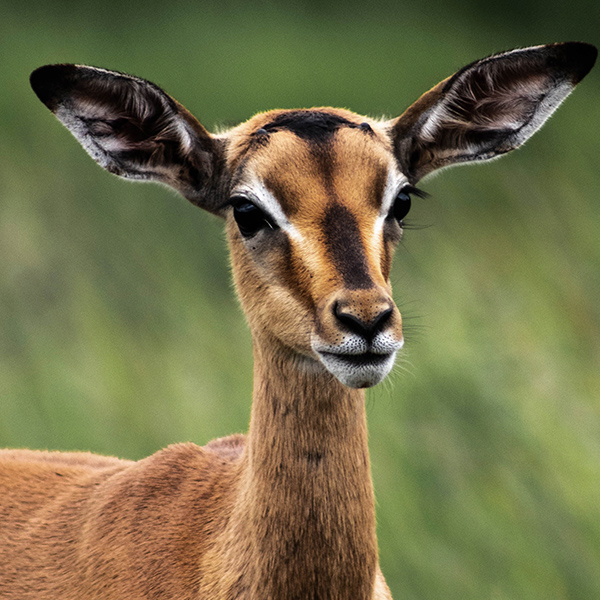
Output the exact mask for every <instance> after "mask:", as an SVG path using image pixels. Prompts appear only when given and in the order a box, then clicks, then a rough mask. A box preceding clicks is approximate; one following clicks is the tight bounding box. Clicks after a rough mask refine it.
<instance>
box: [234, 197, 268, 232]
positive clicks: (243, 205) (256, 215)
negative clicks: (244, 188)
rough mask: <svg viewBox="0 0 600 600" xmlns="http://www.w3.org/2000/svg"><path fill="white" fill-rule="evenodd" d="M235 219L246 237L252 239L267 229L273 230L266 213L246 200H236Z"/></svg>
mask: <svg viewBox="0 0 600 600" xmlns="http://www.w3.org/2000/svg"><path fill="white" fill-rule="evenodd" d="M232 203H233V218H234V219H235V222H236V223H237V225H238V227H239V229H240V233H241V234H242V235H243V236H244V237H252V236H253V235H255V234H257V233H258V232H259V231H260V230H261V229H264V228H265V227H269V228H271V229H272V228H273V226H272V225H271V223H270V222H269V220H268V218H267V216H266V215H265V213H264V212H263V211H262V210H260V208H258V207H257V206H256V205H255V204H252V202H250V201H249V200H246V198H240V199H234V200H233V201H232Z"/></svg>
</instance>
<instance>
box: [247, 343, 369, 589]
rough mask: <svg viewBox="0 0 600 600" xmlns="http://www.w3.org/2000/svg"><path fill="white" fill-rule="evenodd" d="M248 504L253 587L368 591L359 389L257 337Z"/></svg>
mask: <svg viewBox="0 0 600 600" xmlns="http://www.w3.org/2000/svg"><path fill="white" fill-rule="evenodd" d="M254 355H255V368H254V398H253V405H252V417H251V422H250V433H249V439H248V449H247V450H248V453H247V455H246V459H247V463H246V469H247V470H246V475H247V478H246V486H245V487H246V494H247V497H246V500H247V503H246V506H247V507H248V508H249V510H250V511H251V515H249V517H250V523H251V526H250V527H251V530H250V532H249V533H250V537H251V538H253V546H254V548H255V554H254V557H255V561H253V562H255V565H256V571H255V573H256V576H257V577H256V580H255V586H256V587H255V594H254V595H253V597H260V598H264V599H281V598H286V600H294V599H296V598H297V599H302V600H306V599H313V598H315V599H316V598H318V599H319V600H326V599H332V600H333V599H340V600H341V599H344V600H346V599H348V598H353V599H355V600H362V599H367V598H371V597H372V594H373V585H374V581H375V572H376V568H377V561H378V558H377V541H376V537H375V511H374V497H373V486H372V482H371V473H370V463H369V449H368V444H367V426H366V414H365V394H364V391H362V390H353V389H350V388H347V387H345V386H343V385H342V384H341V383H339V382H338V381H337V379H335V378H334V377H333V376H331V375H330V374H329V373H327V372H323V370H322V369H316V368H315V365H314V364H313V365H312V366H311V367H307V366H306V365H305V366H302V365H301V364H299V361H302V360H306V359H301V358H298V356H297V355H294V354H291V353H289V352H287V351H284V350H282V349H281V348H277V347H276V346H274V345H273V344H264V345H259V344H255V350H254Z"/></svg>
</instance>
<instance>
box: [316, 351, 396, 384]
mask: <svg viewBox="0 0 600 600" xmlns="http://www.w3.org/2000/svg"><path fill="white" fill-rule="evenodd" d="M318 354H319V358H320V359H321V362H322V363H323V365H324V366H325V368H326V369H327V370H328V371H329V372H330V373H331V374H332V375H333V376H334V377H336V378H337V379H339V380H340V381H341V382H342V383H343V384H344V385H347V386H348V387H351V388H368V387H373V386H374V385H377V384H378V383H379V382H381V381H383V380H384V379H385V378H386V376H387V375H388V374H389V372H390V371H391V370H392V367H393V366H394V360H395V358H396V352H391V353H389V354H371V353H368V354H333V353H330V352H319V353H318Z"/></svg>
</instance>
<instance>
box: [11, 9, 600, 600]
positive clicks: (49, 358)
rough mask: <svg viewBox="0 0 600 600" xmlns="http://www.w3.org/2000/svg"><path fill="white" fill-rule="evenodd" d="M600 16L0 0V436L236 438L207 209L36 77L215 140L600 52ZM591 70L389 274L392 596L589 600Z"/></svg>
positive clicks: (224, 294) (376, 108)
mask: <svg viewBox="0 0 600 600" xmlns="http://www.w3.org/2000/svg"><path fill="white" fill-rule="evenodd" d="M599 24H600V3H598V2H597V1H596V0H594V1H593V2H592V1H585V0H575V1H574V2H571V3H569V4H567V3H563V2H559V1H558V0H551V1H544V2H542V1H541V0H509V1H507V2H502V3H491V2H482V1H480V0H467V1H463V2H461V3H457V2H453V1H450V2H448V1H444V0H430V1H429V2H427V3H423V2H419V3H417V2H416V1H415V0H408V1H399V2H388V3H382V2H380V3H378V2H374V3H368V4H367V3H364V2H358V0H357V1H355V2H348V3H335V4H334V3H322V2H318V1H317V0H306V1H304V2H299V3H293V4H292V3H289V2H285V1H284V0H281V1H279V2H267V1H263V2H256V3H252V4H249V3H244V2H242V0H239V2H234V1H232V0H220V1H219V2H206V3H202V2H183V1H178V0H175V1H172V2H169V3H166V2H163V3H159V2H153V1H147V2H143V3H142V2H139V1H137V0H132V1H131V2H128V3H121V2H116V1H115V0H108V1H107V0H104V1H103V2H95V1H94V2H92V1H91V0H84V1H82V0H77V1H76V2H75V1H74V0H73V1H71V2H62V3H61V4H55V3H52V4H51V3H42V2H37V3H36V2H30V3H25V2H16V1H13V0H8V1H7V0H3V2H2V5H0V56H1V57H2V60H1V64H2V70H1V74H0V80H1V88H0V109H1V112H0V114H1V115H2V117H0V257H1V261H0V446H13V447H24V446H28V447H32V448H53V449H63V450H67V449H80V450H83V449H87V450H92V451H95V452H101V453H106V454H116V455H120V456H123V457H128V458H140V457H142V456H145V455H147V454H149V453H152V452H154V451H156V450H157V449H158V448H160V447H162V446H165V445H167V444H169V443H172V442H175V441H183V440H193V441H195V442H197V443H200V444H202V443H205V442H207V441H208V440H209V439H211V438H213V437H217V436H222V435H226V434H228V433H231V432H234V431H243V430H245V428H246V425H247V420H248V415H249V406H250V394H251V376H252V374H251V344H250V339H249V334H248V331H247V328H246V326H245V324H244V319H243V316H242V314H241V312H240V310H239V309H238V307H237V304H236V300H235V298H234V296H233V293H232V290H231V289H230V288H231V285H230V280H229V275H228V259H227V255H226V248H225V244H224V241H223V235H222V233H221V230H220V223H219V221H218V219H215V218H213V217H210V216H208V215H206V214H203V213H201V211H199V210H197V209H195V208H194V207H192V206H191V205H188V204H187V203H186V202H185V201H184V200H182V199H180V198H177V197H174V195H173V194H172V193H169V192H167V191H165V189H163V188H160V187H158V186H144V185H129V184H127V183H125V182H123V181H121V180H118V179H117V178H113V177H111V176H109V175H108V174H106V173H104V172H103V171H102V170H101V169H99V168H98V167H97V166H95V165H94V164H93V162H92V161H91V160H90V159H89V158H88V157H87V156H86V155H85V153H84V152H83V151H82V150H81V149H80V148H79V146H78V145H77V143H76V142H75V141H74V140H73V139H72V138H71V137H70V136H69V134H68V133H67V132H66V130H64V129H63V128H62V126H61V125H60V124H59V123H58V122H57V121H55V120H54V119H53V118H52V117H51V115H50V114H49V113H48V111H47V110H46V108H45V107H43V106H42V105H41V104H40V103H39V101H38V100H37V99H36V98H35V96H34V94H33V93H32V92H31V91H30V89H29V85H28V76H29V73H30V72H31V71H32V70H33V69H34V68H35V67H37V66H40V65H42V64H46V63H55V62H78V63H87V64H92V65H97V66H103V67H107V68H112V69H117V70H122V71H126V72H131V73H134V74H136V75H140V76H142V77H146V78H148V79H151V80H152V81H155V82H157V83H159V84H160V85H162V86H163V87H165V89H167V90H168V91H169V92H170V93H171V94H172V95H174V96H175V97H177V98H178V99H179V100H180V101H182V102H183V103H184V104H186V105H187V106H188V108H189V109H190V110H192V112H194V113H195V114H196V115H197V116H198V117H199V118H200V119H201V120H202V121H203V123H204V124H205V125H206V126H208V127H209V128H213V127H219V126H223V125H227V124H231V123H236V122H238V121H241V120H245V119H246V118H248V117H249V116H250V115H252V114H253V113H254V112H256V111H258V110H265V109H268V108H274V107H297V106H315V105H329V104H331V105H336V106H345V107H348V108H351V109H353V110H355V111H357V112H362V113H368V114H373V115H379V114H387V115H390V116H391V115H395V114H398V113H400V112H401V111H402V110H403V109H404V108H405V107H406V106H407V105H408V104H409V103H410V102H412V101H413V100H414V99H416V98H417V97H418V96H419V95H420V94H421V93H422V92H424V91H425V90H426V89H428V88H429V87H431V86H432V85H433V84H435V83H437V81H439V80H441V79H442V78H444V77H446V76H447V75H449V74H451V73H452V72H453V71H455V70H456V69H458V68H460V67H461V66H463V65H464V64H466V63H468V62H471V61H472V60H474V59H477V58H480V57H482V56H484V55H487V54H490V53H493V52H495V51H499V50H503V49H507V48H511V47H516V46H527V45H533V44H539V43H545V42H550V41H564V40H568V39H580V40H585V41H589V42H592V43H596V44H598V42H599V39H598V31H599V29H598V26H599ZM599 98H600V77H599V74H598V67H596V72H593V73H592V74H591V75H590V76H589V77H588V79H586V80H585V81H584V82H583V83H582V85H581V86H580V88H578V89H577V91H576V92H575V93H574V94H573V96H572V97H571V98H569V99H568V100H567V102H566V103H565V106H564V107H562V108H561V109H560V110H559V112H558V113H557V115H556V116H555V117H554V118H553V119H552V121H551V122H550V124H548V125H547V126H546V127H545V129H544V130H543V131H541V132H540V133H538V134H537V135H536V136H535V137H534V139H533V140H532V141H531V142H530V143H529V144H528V145H527V147H526V149H524V150H520V151H518V152H516V153H513V154H512V155H510V156H507V157H506V158H503V159H502V160H501V161H499V162H494V163H493V164H488V165H482V166H472V167H470V168H464V169H463V168H459V169H456V170H452V171H450V172H445V173H444V174H443V175H442V176H440V177H438V178H436V179H434V180H431V181H428V182H425V183H424V184H422V187H424V188H425V189H426V190H427V191H429V192H430V193H431V194H432V197H431V198H430V199H428V200H424V201H421V202H419V205H418V206H417V207H416V208H415V209H414V212H413V222H415V223H416V224H421V225H423V224H426V225H432V226H431V227H429V228H426V229H422V230H414V231H409V232H408V234H407V236H406V238H405V242H404V243H403V245H402V246H401V248H400V249H399V252H398V255H397V258H396V265H395V271H394V275H393V279H394V284H395V293H396V298H397V300H398V303H399V304H400V306H401V307H402V308H403V312H404V314H405V315H406V316H407V319H406V322H407V338H408V343H407V349H406V353H405V357H404V360H403V361H402V362H401V364H400V365H399V366H398V368H397V372H396V373H395V375H394V376H393V377H392V379H393V381H392V382H391V383H390V382H388V383H384V384H382V385H381V386H379V387H378V388H376V389H375V390H374V391H372V392H370V394H369V396H368V409H369V419H370V431H371V446H372V460H373V469H374V479H375V486H376V493H377V499H378V519H379V539H380V548H381V562H382V568H383V571H384V573H385V575H386V577H387V579H388V581H389V584H390V587H391V588H392V591H393V593H394V596H395V597H396V598H402V599H403V600H413V599H414V600H417V599H419V600H432V599H433V600H435V599H438V598H440V599H442V598H443V599H444V600H453V599H455V600H471V599H472V600H475V599H477V600H481V599H483V598H485V599H488V598H489V599H493V600H509V599H510V600H530V599H531V600H534V599H535V600H567V599H568V600H574V599H580V600H590V599H593V598H600V335H599V332H600V301H599V300H600V202H598V198H599V196H600V180H599V178H598V139H599V137H600V136H599V134H600V131H599V129H600V127H599V124H600V102H599Z"/></svg>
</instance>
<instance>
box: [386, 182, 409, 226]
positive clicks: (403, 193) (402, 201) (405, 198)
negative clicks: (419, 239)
mask: <svg viewBox="0 0 600 600" xmlns="http://www.w3.org/2000/svg"><path fill="white" fill-rule="evenodd" d="M410 204H411V202H410V194H409V192H408V191H407V190H405V189H402V190H400V192H399V193H398V195H397V196H396V199H395V200H394V206H392V211H391V213H390V216H393V217H394V219H396V221H398V223H399V224H400V225H402V220H403V219H404V217H406V215H407V214H408V211H409V210H410Z"/></svg>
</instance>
